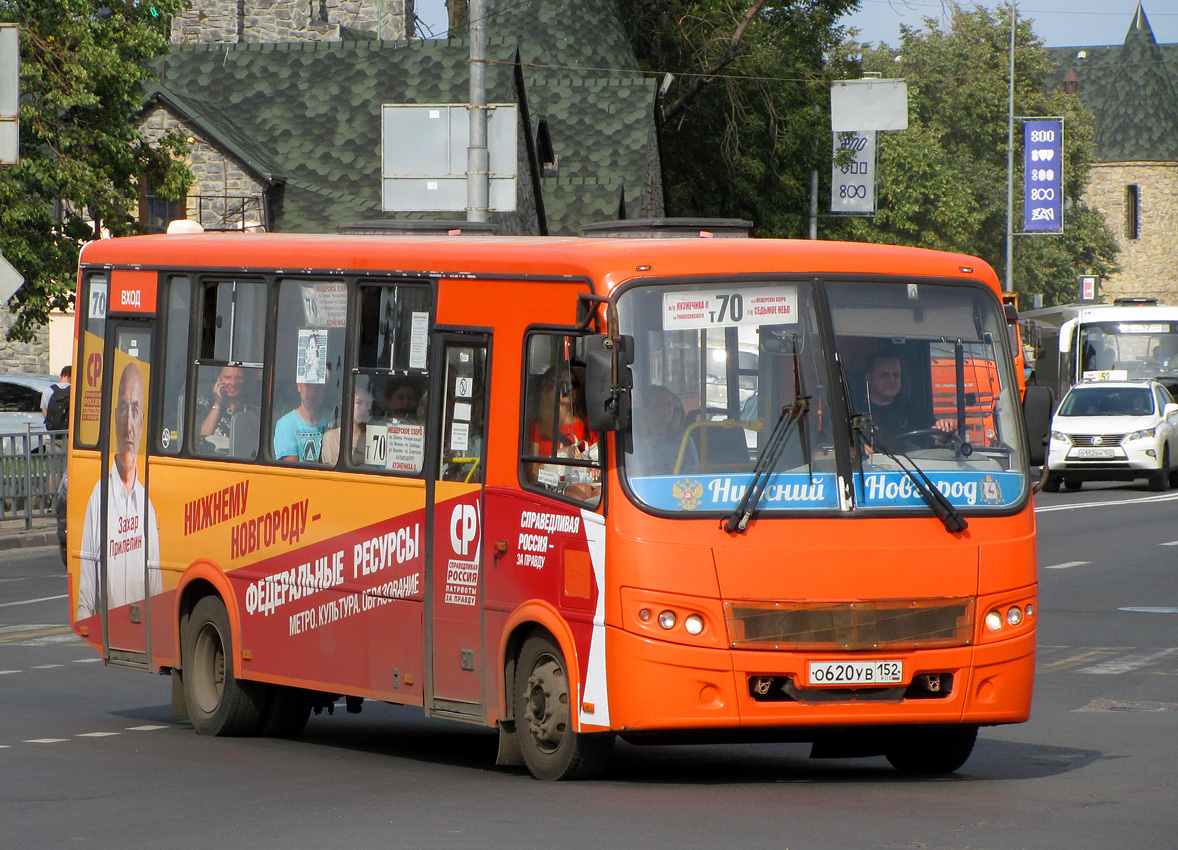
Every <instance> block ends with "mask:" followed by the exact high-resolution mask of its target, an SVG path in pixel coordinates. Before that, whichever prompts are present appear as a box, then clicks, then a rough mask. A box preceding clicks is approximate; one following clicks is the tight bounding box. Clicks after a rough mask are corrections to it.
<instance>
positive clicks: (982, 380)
mask: <svg viewBox="0 0 1178 850" xmlns="http://www.w3.org/2000/svg"><path fill="white" fill-rule="evenodd" d="M826 305H829V306H826ZM618 314H619V322H620V324H621V330H622V332H623V333H625V334H629V335H632V336H633V337H634V339H635V360H634V363H633V366H632V370H633V381H634V392H633V407H632V415H631V427H630V429H629V431H628V432H627V433H625V434H624V439H623V441H622V458H623V465H624V469H625V476H624V479H625V481H626V483H627V485H628V489H629V491H630V493H631V494H632V495H633V497H634V498H635V499H636V501H638V502H639V503H640V504H643V505H644V506H646V507H648V508H651V509H654V510H656V511H660V512H661V511H666V512H672V513H679V514H683V515H697V514H698V513H699V512H701V511H716V512H731V511H732V510H733V509H734V508H736V507H737V505H738V504H739V502H740V500H741V497H742V495H743V494H744V491H745V490H746V489H747V488H749V487H751V486H754V482H755V481H759V479H760V478H761V477H762V476H764V475H765V473H766V472H767V473H768V477H767V483H766V484H764V490H763V492H762V493H761V494H760V497H759V499H758V503H759V504H758V506H757V512H758V513H761V514H764V513H767V512H768V513H772V512H774V511H777V512H780V511H798V510H804V511H832V512H851V511H855V510H864V509H875V508H889V509H912V510H927V509H928V506H927V504H926V501H925V500H924V499H923V498H922V496H921V493H920V492H919V488H918V487H917V486H915V485H914V483H913V481H912V480H911V477H910V475H909V473H907V472H905V463H908V462H909V461H910V462H911V464H914V465H916V466H917V467H918V468H919V469H920V470H921V471H923V472H924V473H927V474H928V475H929V476H930V478H931V479H932V481H933V482H934V483H935V485H936V486H937V488H938V489H939V490H940V491H941V492H942V494H943V495H944V496H945V497H946V499H948V501H949V502H950V503H952V505H953V506H954V507H955V508H957V509H960V510H967V509H986V508H1002V507H1009V506H1011V505H1014V504H1016V503H1017V502H1019V501H1020V500H1021V499H1022V498H1023V497H1024V495H1025V492H1026V487H1027V483H1026V477H1025V475H1023V474H1022V473H1021V472H1020V469H1021V464H1022V458H1021V452H1022V444H1023V438H1022V435H1021V430H1020V429H1021V425H1020V415H1019V408H1018V392H1017V384H1016V383H1015V381H1014V376H1013V373H1012V371H1011V367H1010V362H1009V361H1010V357H1009V356H1008V353H1007V349H1006V337H1005V333H1006V330H1005V323H1004V319H1003V316H1002V313H1001V310H1000V307H999V305H998V304H997V302H996V301H995V299H994V298H993V296H992V294H991V293H990V292H988V291H987V290H985V289H984V288H982V287H976V286H961V285H960V284H957V285H936V284H930V283H920V284H916V283H909V282H906V281H894V282H885V281H859V282H853V281H814V280H776V281H766V280H759V281H724V282H717V281H708V282H702V283H700V282H691V283H686V284H679V283H674V282H671V283H666V284H663V285H649V286H636V287H633V288H631V289H629V290H627V291H626V292H624V293H623V294H622V295H621V296H620V297H619V300H618ZM766 455H768V457H767V456H766ZM901 458H902V459H904V463H901ZM840 477H843V478H846V479H850V480H851V481H852V482H853V486H852V487H851V488H850V490H851V492H850V493H849V494H847V495H840V494H842V493H844V488H843V487H842V486H840V483H839V479H840ZM757 486H760V484H758V485H757Z"/></svg>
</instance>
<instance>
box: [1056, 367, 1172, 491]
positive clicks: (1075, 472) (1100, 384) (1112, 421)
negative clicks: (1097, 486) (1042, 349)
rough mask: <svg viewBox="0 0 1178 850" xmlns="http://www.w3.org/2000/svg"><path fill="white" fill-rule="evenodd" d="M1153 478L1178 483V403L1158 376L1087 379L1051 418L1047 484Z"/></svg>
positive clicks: (1072, 486)
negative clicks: (1120, 379) (1127, 378)
mask: <svg viewBox="0 0 1178 850" xmlns="http://www.w3.org/2000/svg"><path fill="white" fill-rule="evenodd" d="M1135 478H1147V479H1149V486H1150V489H1152V490H1165V489H1167V488H1168V487H1170V486H1171V485H1178V404H1176V403H1175V402H1174V397H1173V396H1171V395H1170V393H1169V391H1168V390H1166V388H1165V387H1163V386H1162V385H1161V384H1159V383H1158V382H1157V381H1084V382H1081V383H1079V384H1076V385H1075V386H1074V387H1072V388H1071V389H1070V390H1069V391H1068V393H1067V395H1065V396H1064V397H1063V401H1061V402H1060V403H1059V408H1058V409H1057V410H1056V412H1055V417H1054V418H1053V419H1052V420H1051V441H1050V443H1049V444H1048V448H1047V476H1046V478H1045V479H1044V481H1043V489H1044V490H1048V491H1050V492H1053V493H1054V492H1056V491H1058V490H1059V487H1060V484H1063V485H1064V486H1065V487H1067V488H1068V489H1069V490H1078V489H1080V487H1081V486H1083V483H1084V482H1085V481H1132V480H1133V479H1135Z"/></svg>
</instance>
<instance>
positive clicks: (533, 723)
mask: <svg viewBox="0 0 1178 850" xmlns="http://www.w3.org/2000/svg"><path fill="white" fill-rule="evenodd" d="M515 669H516V672H515V725H516V731H517V734H518V736H519V744H520V750H521V751H522V752H523V757H524V764H525V765H527V768H528V770H529V771H531V773H532V775H533V776H535V777H536V778H537V779H543V780H560V779H592V778H593V777H595V776H598V775H600V774H601V772H602V771H603V770H605V768H606V765H607V764H608V763H609V758H610V755H611V754H612V753H613V747H614V736H613V735H612V734H602V735H585V734H581V733H579V732H575V731H574V730H573V717H572V711H573V707H572V697H571V695H570V693H569V679H568V675H567V674H566V670H565V662H564V656H563V654H562V653H561V651H560V648H559V647H558V646H557V645H556V643H555V642H554V641H553V640H552V639H551V638H549V637H547V636H546V635H542V634H535V635H533V636H532V637H529V638H528V639H527V640H526V641H524V645H523V647H522V648H521V649H520V653H519V660H518V662H517V663H516V668H515Z"/></svg>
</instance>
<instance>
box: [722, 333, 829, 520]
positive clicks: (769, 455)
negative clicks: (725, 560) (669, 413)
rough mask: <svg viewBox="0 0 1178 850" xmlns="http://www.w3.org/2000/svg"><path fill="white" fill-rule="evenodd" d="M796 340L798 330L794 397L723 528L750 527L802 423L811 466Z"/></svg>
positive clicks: (807, 400)
mask: <svg viewBox="0 0 1178 850" xmlns="http://www.w3.org/2000/svg"><path fill="white" fill-rule="evenodd" d="M797 343H798V338H797V335H796V334H795V335H794V348H793V350H794V356H793V364H794V400H793V402H791V403H790V405H789V406H788V407H783V408H781V413H780V414H779V415H778V416H777V421H776V422H775V423H773V430H772V431H770V432H769V439H767V440H766V441H765V445H764V446H763V447H762V448H761V454H760V455H759V456H758V457H757V465H756V466H754V467H753V480H752V481H750V482H749V486H748V487H747V488H745V491H744V495H743V496H741V497H740V502H739V503H738V504H737V506H736V509H735V510H734V511H733V512H732V513H731V514H730V515H729V516H728V519H727V520H725V522H724V530H725V531H727V532H729V533H731V532H734V531H744V530H745V529H746V528H747V527H748V524H749V520H750V519H752V516H753V511H755V510H756V509H757V503H758V502H759V501H761V495H762V494H763V493H764V492H765V487H767V486H768V484H769V475H770V473H771V472H772V471H773V469H774V468H775V467H776V466H777V461H778V459H779V458H780V457H781V455H782V453H783V452H784V451H785V447H786V446H787V445H788V444H789V435H790V433H791V432H792V431H793V428H794V426H795V425H799V423H800V426H799V430H800V432H801V439H802V452H803V454H804V456H805V462H806V468H807V469H810V432H809V428H808V427H807V425H806V414H807V413H808V412H809V410H810V397H809V396H808V395H802V370H801V368H800V367H799V366H798V355H797V350H798V347H797ZM810 474H811V476H813V470H812V469H810Z"/></svg>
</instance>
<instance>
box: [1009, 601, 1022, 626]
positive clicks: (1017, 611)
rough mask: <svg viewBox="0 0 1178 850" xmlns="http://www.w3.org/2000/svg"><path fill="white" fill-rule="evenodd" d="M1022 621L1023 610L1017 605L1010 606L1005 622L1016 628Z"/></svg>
mask: <svg viewBox="0 0 1178 850" xmlns="http://www.w3.org/2000/svg"><path fill="white" fill-rule="evenodd" d="M1022 621H1023V609H1022V608H1019V607H1018V606H1017V605H1012V606H1011V608H1010V610H1009V611H1007V612H1006V622H1008V623H1010V624H1011V625H1012V626H1017V625H1018V624H1019V623H1021V622H1022Z"/></svg>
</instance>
